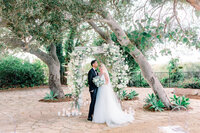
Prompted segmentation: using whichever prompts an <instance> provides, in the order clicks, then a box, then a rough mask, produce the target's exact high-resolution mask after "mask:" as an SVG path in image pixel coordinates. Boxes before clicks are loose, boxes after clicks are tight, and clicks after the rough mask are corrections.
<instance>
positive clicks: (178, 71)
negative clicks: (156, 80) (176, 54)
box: [168, 58, 184, 83]
mask: <svg viewBox="0 0 200 133" xmlns="http://www.w3.org/2000/svg"><path fill="white" fill-rule="evenodd" d="M178 63H179V59H178V58H172V59H171V60H170V62H169V66H168V70H169V72H170V82H172V83H174V82H178V81H181V80H183V78H184V75H183V73H182V67H181V66H179V65H178Z"/></svg>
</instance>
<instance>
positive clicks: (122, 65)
mask: <svg viewBox="0 0 200 133" xmlns="http://www.w3.org/2000/svg"><path fill="white" fill-rule="evenodd" d="M98 50H100V51H99V52H97V51H98ZM95 54H103V56H104V57H105V58H104V63H105V65H106V66H107V67H108V69H109V74H110V79H111V82H112V86H113V89H114V91H115V92H116V93H117V95H118V97H119V98H120V99H121V98H122V96H121V94H122V91H123V90H124V89H125V88H126V87H127V83H128V81H129V77H128V72H129V68H128V65H127V63H126V62H125V59H124V57H123V56H122V51H121V50H120V48H119V46H116V45H114V44H113V45H110V44H109V45H108V44H102V46H101V47H79V48H77V49H75V50H74V51H73V52H72V53H71V55H70V56H71V60H70V62H69V65H68V76H67V84H68V86H69V88H70V89H72V90H73V91H72V96H73V98H74V102H75V103H74V104H73V105H75V108H78V109H79V108H80V105H81V104H82V102H83V101H82V91H83V88H84V87H85V81H86V80H87V74H85V73H84V72H83V71H82V65H81V64H82V62H83V60H84V59H85V58H88V57H89V56H91V55H95Z"/></svg>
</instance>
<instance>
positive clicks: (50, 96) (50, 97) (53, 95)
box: [44, 91, 58, 100]
mask: <svg viewBox="0 0 200 133" xmlns="http://www.w3.org/2000/svg"><path fill="white" fill-rule="evenodd" d="M57 96H58V94H56V93H55V94H54V93H53V91H50V93H49V94H48V93H46V96H45V97H44V99H45V100H57V98H56V97H57Z"/></svg>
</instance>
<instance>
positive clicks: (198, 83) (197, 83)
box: [183, 78, 200, 89]
mask: <svg viewBox="0 0 200 133" xmlns="http://www.w3.org/2000/svg"><path fill="white" fill-rule="evenodd" d="M183 88H193V89H200V80H199V78H193V79H192V80H191V82H186V83H184V85H183Z"/></svg>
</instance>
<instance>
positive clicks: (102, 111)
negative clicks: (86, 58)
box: [88, 60, 134, 127]
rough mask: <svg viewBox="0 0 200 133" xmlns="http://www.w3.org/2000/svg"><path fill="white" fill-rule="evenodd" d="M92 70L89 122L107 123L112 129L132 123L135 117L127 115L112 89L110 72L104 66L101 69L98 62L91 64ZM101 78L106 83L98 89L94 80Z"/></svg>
mask: <svg viewBox="0 0 200 133" xmlns="http://www.w3.org/2000/svg"><path fill="white" fill-rule="evenodd" d="M91 66H92V69H90V71H89V72H88V84H89V92H90V96H91V103H90V108H89V114H88V120H89V121H92V122H95V123H106V124H107V125H108V126H110V127H116V126H121V125H124V124H127V123H129V122H132V121H133V120H134V118H133V115H131V114H127V113H125V112H124V111H123V110H122V108H121V105H120V103H119V100H118V98H117V96H116V94H115V92H114V90H113V88H112V84H111V82H110V78H109V74H108V70H107V68H106V67H105V65H104V64H101V65H100V67H99V70H100V73H98V72H97V68H98V63H97V61H96V60H93V61H92V62H91ZM97 76H99V77H100V79H101V80H102V81H104V83H103V84H102V85H101V86H100V87H97V85H96V84H95V82H94V78H96V77H97Z"/></svg>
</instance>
